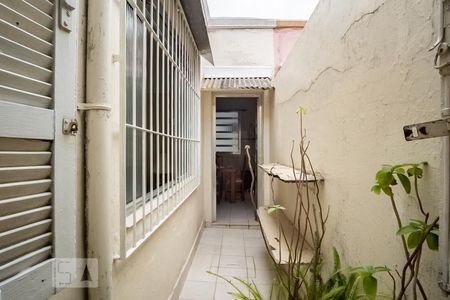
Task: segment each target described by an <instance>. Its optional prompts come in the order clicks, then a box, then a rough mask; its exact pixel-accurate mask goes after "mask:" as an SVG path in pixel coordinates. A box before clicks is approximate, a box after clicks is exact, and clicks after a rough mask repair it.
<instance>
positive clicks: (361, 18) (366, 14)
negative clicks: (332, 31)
mask: <svg viewBox="0 0 450 300" xmlns="http://www.w3.org/2000/svg"><path fill="white" fill-rule="evenodd" d="M384 3H385V2H383V3H381V4H380V5H379V6H378V7H377V8H375V9H374V10H372V11H370V12H367V13H364V14H362V15H361V16H360V17H359V18H358V19H356V20H355V21H353V22H352V23H351V24H350V26H348V28H347V30H345V32H344V35H342V37H341V40H345V38H346V37H347V34H348V32H349V31H350V30H351V29H352V27H353V26H354V25H356V24H358V23H359V22H361V21H362V20H364V19H365V18H366V17H368V16H372V15H374V14H376V13H377V12H378V11H379V10H380V9H381V7H383V6H384Z"/></svg>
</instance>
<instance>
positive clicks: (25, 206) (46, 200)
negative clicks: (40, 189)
mask: <svg viewBox="0 0 450 300" xmlns="http://www.w3.org/2000/svg"><path fill="white" fill-rule="evenodd" d="M51 198H52V193H50V192H47V193H41V194H35V195H29V196H23V197H17V198H11V199H5V200H0V217H2V216H6V215H10V214H15V213H19V212H22V211H26V210H31V209H35V208H38V207H41V206H46V205H50V200H51Z"/></svg>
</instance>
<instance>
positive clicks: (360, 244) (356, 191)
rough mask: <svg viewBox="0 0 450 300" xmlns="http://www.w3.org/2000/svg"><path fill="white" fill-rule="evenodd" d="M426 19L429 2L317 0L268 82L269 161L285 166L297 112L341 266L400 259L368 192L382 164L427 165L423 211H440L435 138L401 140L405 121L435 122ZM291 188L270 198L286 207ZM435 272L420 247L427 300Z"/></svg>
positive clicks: (385, 211)
mask: <svg viewBox="0 0 450 300" xmlns="http://www.w3.org/2000/svg"><path fill="white" fill-rule="evenodd" d="M434 13H435V12H434V8H433V1H420V0H409V1H408V0H385V1H380V0H377V1H373V0H362V1H352V2H350V1H339V0H321V1H320V2H319V5H318V7H317V8H316V10H315V12H314V14H313V15H312V17H311V19H310V20H309V21H308V23H307V25H306V27H305V29H304V31H303V33H302V35H301V36H300V38H299V41H298V42H297V44H296V46H295V47H294V50H293V51H292V52H291V54H290V56H289V57H288V59H287V60H286V62H285V64H284V66H283V67H282V68H281V70H280V72H279V73H278V75H277V77H276V78H275V79H274V85H275V98H274V102H273V106H272V108H271V110H272V111H271V114H272V122H273V123H272V124H273V127H272V133H271V136H272V137H273V141H272V145H273V146H272V149H271V153H272V160H273V161H276V162H279V163H284V164H289V163H290V150H291V149H290V144H291V141H292V140H293V139H295V140H296V141H298V136H299V134H298V126H296V124H298V117H297V115H296V113H295V111H296V110H297V108H298V107H299V106H302V107H304V108H305V109H306V112H307V114H306V116H305V121H304V126H305V128H306V130H307V136H308V139H309V140H310V141H311V146H310V149H309V153H310V156H311V158H312V161H313V163H314V165H315V168H316V170H318V171H320V172H321V174H323V175H324V177H325V183H324V184H323V185H322V191H321V198H322V200H323V201H324V202H325V203H326V204H327V205H329V206H330V220H329V223H328V232H327V237H326V243H325V245H326V249H325V252H326V253H325V254H326V255H329V254H330V252H331V246H332V245H334V246H336V247H337V248H338V249H339V250H340V251H341V252H342V256H343V261H344V262H345V263H346V264H351V265H360V264H364V265H388V266H390V267H395V266H396V265H401V264H402V263H403V254H402V248H401V243H400V240H399V239H398V238H397V237H396V236H395V232H396V223H395V219H394V216H393V213H392V211H391V208H390V204H389V202H388V199H386V197H380V196H376V195H374V194H372V193H371V192H370V188H371V186H372V185H373V183H374V175H375V172H376V170H377V169H378V168H379V166H380V165H381V164H395V163H403V162H416V161H424V160H425V161H428V162H429V166H428V167H427V169H426V171H425V178H424V179H423V180H422V181H421V183H420V186H421V188H422V194H423V195H424V196H423V197H424V198H426V199H425V202H426V203H425V206H426V207H427V209H428V210H430V211H431V212H432V214H438V213H439V208H440V207H441V205H442V204H441V202H442V196H443V188H442V167H441V166H442V141H441V140H440V139H430V140H423V141H420V142H406V141H405V140H404V138H403V133H402V127H403V126H404V125H406V124H412V123H416V122H423V121H429V120H435V119H439V118H440V99H439V97H440V83H439V82H440V81H439V75H438V73H437V72H436V71H435V70H434V69H433V56H434V53H432V52H429V51H428V48H429V47H430V46H431V45H432V44H433V42H434V40H435V33H434V30H433V29H434V24H433V19H434V18H433V16H434V15H435V14H434ZM294 189H295V187H294V186H289V185H285V184H277V186H276V187H275V190H276V192H275V199H277V200H278V201H280V202H281V203H282V204H284V205H286V206H290V205H291V204H292V202H293V199H295V193H294V192H295V191H294ZM395 191H396V192H397V193H400V194H401V191H400V189H396V190H395ZM291 199H292V200H291ZM398 204H399V206H400V211H401V214H402V215H403V217H404V219H405V220H407V218H408V216H410V217H412V218H414V217H417V216H418V215H417V209H416V207H415V202H413V200H412V198H409V197H399V198H398ZM438 270H439V255H438V253H434V252H433V253H431V252H430V251H427V254H426V256H425V257H424V261H423V266H422V271H421V272H422V275H421V278H422V281H423V283H424V286H425V287H426V290H427V291H428V294H429V299H441V298H442V296H441V294H440V291H439V289H438V287H437V280H438ZM388 282H389V281H388V280H385V283H384V284H382V285H381V288H384V289H385V288H386V286H387V285H388Z"/></svg>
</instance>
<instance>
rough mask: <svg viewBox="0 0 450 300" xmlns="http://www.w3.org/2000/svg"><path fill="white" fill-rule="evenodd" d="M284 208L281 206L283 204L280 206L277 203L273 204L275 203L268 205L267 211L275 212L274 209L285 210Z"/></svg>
mask: <svg viewBox="0 0 450 300" xmlns="http://www.w3.org/2000/svg"><path fill="white" fill-rule="evenodd" d="M285 209H286V208H285V207H283V206H281V205H279V204H275V205H272V206H270V207H269V208H268V209H267V213H269V214H271V213H274V212H276V211H279V210H285Z"/></svg>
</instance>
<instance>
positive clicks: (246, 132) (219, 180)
mask: <svg viewBox="0 0 450 300" xmlns="http://www.w3.org/2000/svg"><path fill="white" fill-rule="evenodd" d="M257 103H258V98H254V97H232V98H228V97H217V98H216V143H215V144H216V148H215V152H216V153H215V159H216V199H215V200H216V224H218V225H230V226H233V225H236V226H252V225H257V224H258V223H257V222H256V221H255V212H254V208H253V204H252V202H251V198H250V188H251V180H252V177H251V173H250V168H249V165H248V158H247V154H246V150H245V146H246V145H249V146H250V157H251V162H252V167H253V170H254V171H256V157H257V145H258V142H257ZM256 180H257V178H256V172H255V183H254V188H253V189H254V190H256V186H257V184H256ZM256 203H257V196H256V193H255V204H256Z"/></svg>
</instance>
